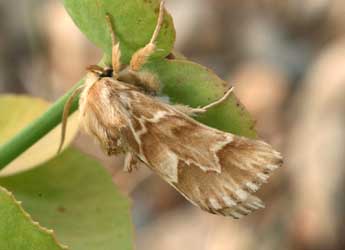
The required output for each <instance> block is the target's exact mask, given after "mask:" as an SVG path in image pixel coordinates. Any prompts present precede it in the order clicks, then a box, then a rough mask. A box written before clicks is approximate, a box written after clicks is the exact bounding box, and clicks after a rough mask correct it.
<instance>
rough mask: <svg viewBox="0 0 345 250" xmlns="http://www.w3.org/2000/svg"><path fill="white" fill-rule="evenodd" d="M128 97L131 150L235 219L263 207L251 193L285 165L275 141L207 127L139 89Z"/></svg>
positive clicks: (197, 200)
mask: <svg viewBox="0 0 345 250" xmlns="http://www.w3.org/2000/svg"><path fill="white" fill-rule="evenodd" d="M124 101H126V102H127V104H126V105H127V106H128V107H129V111H130V112H131V116H132V117H131V128H130V131H129V130H128V131H127V132H128V133H126V137H127V140H128V142H129V144H130V145H131V147H132V149H134V151H135V153H136V154H137V156H138V157H139V158H140V159H141V160H142V161H144V162H145V163H146V164H147V165H148V166H149V167H150V168H151V169H152V170H153V171H155V172H156V173H158V174H159V175H160V176H161V177H162V178H163V179H165V180H166V181H167V182H169V183H170V184H171V185H173V186H174V187H175V188H176V189H177V190H178V191H180V192H181V193H182V194H183V195H184V196H185V197H186V198H187V199H188V200H189V201H191V202H192V203H193V204H195V205H197V206H199V207H201V208H202V209H204V210H207V211H209V212H211V213H217V214H222V215H229V216H232V217H234V218H240V217H241V216H243V215H247V214H249V213H250V212H251V211H253V210H256V209H258V208H262V207H264V205H263V203H262V202H261V200H260V199H259V198H257V197H255V196H253V195H252V193H254V192H256V191H257V190H258V189H259V188H260V186H261V185H262V184H263V183H264V182H266V180H267V178H268V177H269V175H270V173H271V172H272V171H273V170H274V169H276V168H278V167H279V166H280V165H281V164H282V158H281V156H280V154H279V153H278V152H276V151H274V150H273V149H272V147H271V146H270V145H268V144H266V143H264V142H262V141H258V140H251V139H247V138H244V137H240V136H235V135H233V134H230V133H225V132H222V131H219V130H216V129H213V128H210V127H207V126H205V125H203V124H201V123H198V122H196V121H195V120H193V119H191V118H190V117H188V116H186V115H185V114H183V113H181V112H179V111H177V110H176V109H174V108H173V107H172V106H171V105H168V104H165V103H162V102H159V101H157V100H155V99H153V98H151V97H149V96H146V95H143V94H141V93H139V92H136V91H133V92H131V93H129V94H126V97H125V98H124Z"/></svg>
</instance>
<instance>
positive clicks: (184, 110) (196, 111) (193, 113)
mask: <svg viewBox="0 0 345 250" xmlns="http://www.w3.org/2000/svg"><path fill="white" fill-rule="evenodd" d="M233 90H234V88H233V87H231V88H230V89H228V90H227V91H226V92H225V94H224V95H223V96H222V97H221V98H219V99H218V100H216V101H214V102H211V103H210V104H208V105H206V106H203V107H198V108H192V107H189V106H186V105H181V104H177V105H174V107H175V108H176V109H177V110H179V111H180V112H182V113H184V114H186V115H189V116H196V115H198V114H202V113H205V112H207V111H208V110H209V109H210V108H213V107H214V106H217V105H219V104H221V103H222V102H224V101H226V99H228V97H229V96H230V94H231V92H232V91H233Z"/></svg>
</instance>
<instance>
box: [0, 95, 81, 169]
mask: <svg viewBox="0 0 345 250" xmlns="http://www.w3.org/2000/svg"><path fill="white" fill-rule="evenodd" d="M49 106H50V104H49V102H47V101H45V100H42V99H40V98H35V97H29V96H24V95H0V107H1V109H0V149H1V148H2V146H3V145H4V144H5V143H6V142H7V141H8V140H9V139H11V138H13V136H15V135H16V134H17V133H18V131H20V130H22V129H23V128H25V127H26V126H27V125H28V124H29V123H30V122H32V121H34V120H35V119H37V118H38V117H39V116H40V115H41V114H42V113H44V112H45V111H46V110H47V109H48V108H49ZM78 123H79V122H78V117H77V114H75V115H73V116H72V117H70V118H69V122H68V133H67V136H66V143H65V146H67V145H68V144H70V142H71V141H72V139H73V138H74V136H75V134H76V133H77V131H78ZM32 134H35V133H34V131H33V130H28V131H27V134H26V135H25V139H27V138H28V137H29V136H31V135H32ZM60 134H61V126H57V127H55V128H54V129H53V130H51V131H50V132H49V133H48V134H47V135H46V136H44V137H43V138H41V139H40V140H39V141H38V142H37V143H35V144H34V145H33V146H32V147H30V148H29V149H27V150H26V151H25V152H24V153H23V154H21V155H20V156H19V157H17V158H16V159H15V160H14V161H13V162H11V163H10V164H9V165H7V166H6V168H5V169H3V170H0V176H4V175H11V174H15V173H17V172H22V171H24V170H28V169H31V168H34V167H36V166H37V165H39V164H41V163H42V162H45V161H47V160H49V159H51V158H53V157H55V156H56V152H57V148H58V145H59V142H60ZM23 140H24V139H23V138H18V140H17V141H16V142H15V143H13V145H14V147H17V146H18V144H20V143H22V141H23ZM11 150H14V148H11ZM3 156H4V155H3V154H1V153H0V157H3ZM1 160H2V159H1Z"/></svg>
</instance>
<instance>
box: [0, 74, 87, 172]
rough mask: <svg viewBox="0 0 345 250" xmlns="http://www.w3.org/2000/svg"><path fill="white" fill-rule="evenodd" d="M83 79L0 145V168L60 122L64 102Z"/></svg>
mask: <svg viewBox="0 0 345 250" xmlns="http://www.w3.org/2000/svg"><path fill="white" fill-rule="evenodd" d="M82 83H83V80H81V81H79V82H78V83H77V84H76V85H75V86H74V87H73V88H72V89H71V90H70V91H69V92H68V93H66V94H65V95H64V96H62V97H61V98H60V99H59V100H57V101H56V102H55V103H54V104H53V105H52V106H51V107H50V108H49V109H48V110H47V111H46V112H45V113H44V114H42V115H41V116H40V117H39V118H37V119H36V120H34V121H33V122H32V123H30V124H29V125H28V126H27V127H26V128H24V129H22V130H21V131H20V132H19V133H17V134H16V135H15V136H14V137H13V138H11V139H10V140H9V141H7V142H6V143H4V144H3V145H1V146H0V170H1V169H3V168H4V167H5V166H6V165H7V164H9V163H10V162H11V161H13V160H14V159H15V158H17V157H18V156H19V155H21V154H22V153H23V152H24V151H26V150H27V149H28V148H29V147H31V146H32V145H33V144H35V143H36V142H37V141H38V140H40V139H41V138H42V137H43V136H45V135H46V134H47V133H48V132H50V131H51V130H52V129H53V128H55V127H56V126H57V125H58V124H59V123H60V122H61V117H62V112H63V109H64V106H65V102H66V100H67V99H68V97H69V96H70V95H71V93H72V92H73V91H74V89H75V88H77V87H78V86H80V85H81V84H82ZM77 99H78V98H76V100H74V102H73V105H72V107H71V110H70V113H73V112H74V111H75V110H77V108H78V101H77Z"/></svg>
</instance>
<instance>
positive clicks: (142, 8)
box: [63, 0, 175, 64]
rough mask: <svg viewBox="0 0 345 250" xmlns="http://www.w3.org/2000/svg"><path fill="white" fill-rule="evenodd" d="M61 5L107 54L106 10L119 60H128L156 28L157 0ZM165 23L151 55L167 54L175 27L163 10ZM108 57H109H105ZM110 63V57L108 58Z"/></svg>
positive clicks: (101, 0)
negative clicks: (110, 21)
mask: <svg viewBox="0 0 345 250" xmlns="http://www.w3.org/2000/svg"><path fill="white" fill-rule="evenodd" d="M63 2H64V5H65V8H66V10H67V11H68V13H69V14H70V16H71V17H72V19H73V20H74V22H75V24H76V25H77V26H78V27H79V29H80V30H81V31H82V32H83V33H84V34H85V35H86V36H87V37H88V38H89V39H90V40H91V41H92V42H93V43H94V44H96V45H97V46H98V47H99V48H101V49H102V50H103V51H104V52H105V53H106V54H107V55H108V56H109V55H111V38H110V32H109V27H108V26H107V23H106V18H105V16H106V14H107V13H109V14H110V15H111V17H112V23H113V26H114V28H115V33H116V37H117V39H118V41H120V48H121V54H122V57H121V61H122V62H123V63H125V64H128V63H129V61H130V58H131V56H132V54H133V53H134V52H135V51H137V50H138V49H139V48H142V47H144V46H145V45H146V44H147V43H148V42H149V41H150V38H151V36H152V33H153V31H154V29H155V26H156V22H157V17H158V12H159V3H160V1H159V0H142V1H138V0H82V1H81V0H64V1H63ZM165 13H166V14H165V17H164V23H163V26H162V30H161V32H160V34H159V37H158V41H157V48H158V50H157V52H156V53H155V54H154V55H153V56H152V57H153V58H163V57H165V56H166V55H168V54H169V53H170V51H171V49H172V47H173V45H174V41H175V29H174V25H173V21H172V18H171V16H170V14H168V13H167V12H165ZM108 59H110V57H108ZM107 62H108V63H109V60H108V61H107Z"/></svg>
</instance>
